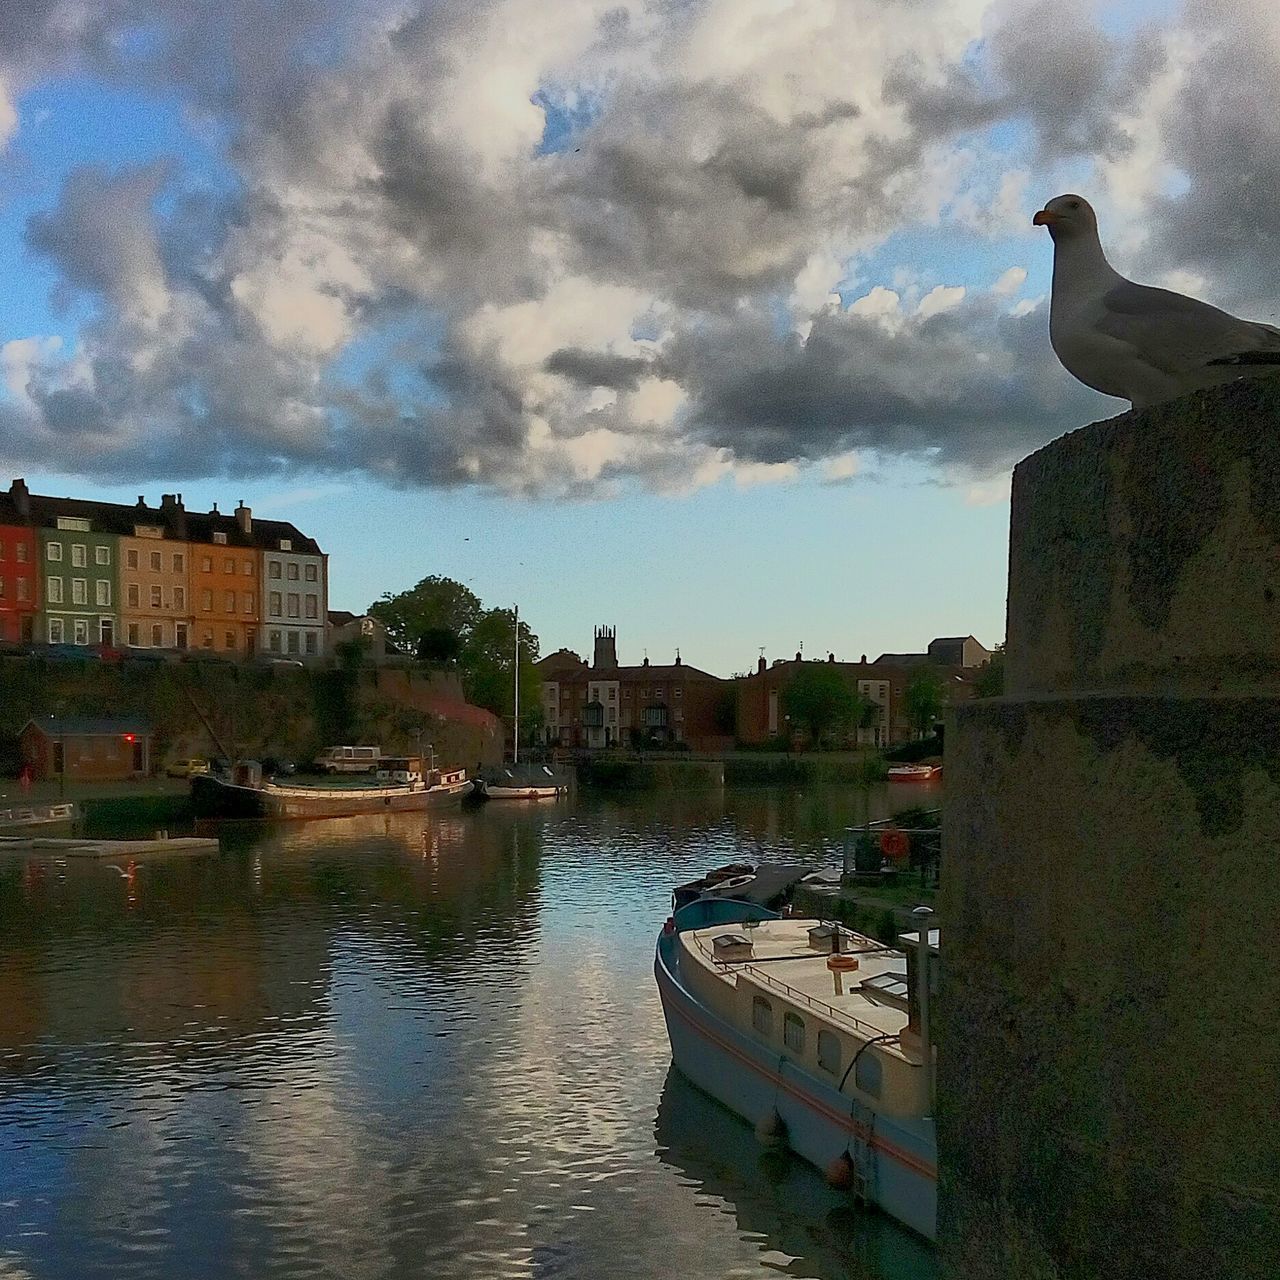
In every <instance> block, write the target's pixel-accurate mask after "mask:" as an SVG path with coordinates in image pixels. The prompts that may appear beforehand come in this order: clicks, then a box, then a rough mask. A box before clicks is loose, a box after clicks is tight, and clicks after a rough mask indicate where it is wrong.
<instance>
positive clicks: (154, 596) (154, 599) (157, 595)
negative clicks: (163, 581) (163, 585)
mask: <svg viewBox="0 0 1280 1280" xmlns="http://www.w3.org/2000/svg"><path fill="white" fill-rule="evenodd" d="M163 603H164V601H163V599H162V598H161V591H160V588H159V587H152V588H151V607H152V608H153V609H158V608H160V606H161V605H162V604H163Z"/></svg>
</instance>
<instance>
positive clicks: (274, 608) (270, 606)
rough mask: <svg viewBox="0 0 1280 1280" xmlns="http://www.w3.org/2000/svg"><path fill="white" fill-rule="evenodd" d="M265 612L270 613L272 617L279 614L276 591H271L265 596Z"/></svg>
mask: <svg viewBox="0 0 1280 1280" xmlns="http://www.w3.org/2000/svg"><path fill="white" fill-rule="evenodd" d="M267 612H268V613H270V614H271V616H272V617H273V618H278V617H279V616H280V593H279V592H278V591H273V592H272V593H271V594H270V596H268V597H267Z"/></svg>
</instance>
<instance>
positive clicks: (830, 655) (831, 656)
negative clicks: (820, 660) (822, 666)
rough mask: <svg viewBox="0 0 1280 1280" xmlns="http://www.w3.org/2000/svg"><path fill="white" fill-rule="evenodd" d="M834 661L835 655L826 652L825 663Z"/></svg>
mask: <svg viewBox="0 0 1280 1280" xmlns="http://www.w3.org/2000/svg"><path fill="white" fill-rule="evenodd" d="M835 660H836V655H835V654H834V653H830V652H828V654H827V661H828V662H834V661H835Z"/></svg>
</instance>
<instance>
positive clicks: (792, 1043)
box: [782, 1013, 804, 1053]
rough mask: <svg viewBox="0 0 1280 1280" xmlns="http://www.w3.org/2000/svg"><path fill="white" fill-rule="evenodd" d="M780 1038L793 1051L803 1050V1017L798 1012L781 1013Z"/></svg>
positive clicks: (799, 1051)
mask: <svg viewBox="0 0 1280 1280" xmlns="http://www.w3.org/2000/svg"><path fill="white" fill-rule="evenodd" d="M782 1039H783V1043H785V1044H786V1046H787V1048H788V1049H790V1050H792V1051H793V1052H795V1053H803V1052H804V1019H803V1018H802V1017H801V1016H800V1015H799V1014H798V1013H788V1014H785V1015H783V1019H782Z"/></svg>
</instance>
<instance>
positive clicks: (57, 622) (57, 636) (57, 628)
mask: <svg viewBox="0 0 1280 1280" xmlns="http://www.w3.org/2000/svg"><path fill="white" fill-rule="evenodd" d="M59 585H61V584H59ZM49 643H50V644H61V643H62V619H61V618H50V619H49Z"/></svg>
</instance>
